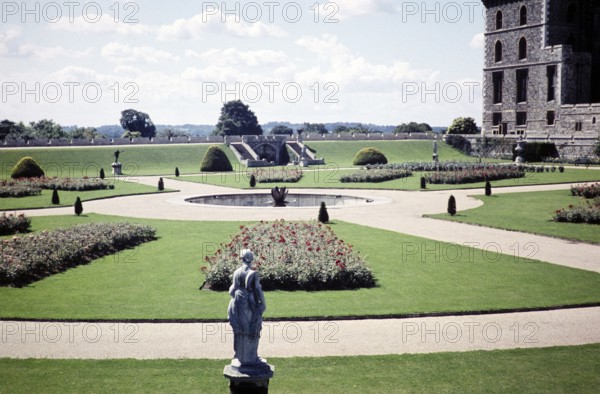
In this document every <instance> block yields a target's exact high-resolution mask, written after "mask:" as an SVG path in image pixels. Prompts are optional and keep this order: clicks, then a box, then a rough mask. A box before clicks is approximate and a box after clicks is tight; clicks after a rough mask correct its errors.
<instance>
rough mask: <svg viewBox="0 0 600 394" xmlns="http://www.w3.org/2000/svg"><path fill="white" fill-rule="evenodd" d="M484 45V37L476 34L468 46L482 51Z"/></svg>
mask: <svg viewBox="0 0 600 394" xmlns="http://www.w3.org/2000/svg"><path fill="white" fill-rule="evenodd" d="M484 43H485V36H484V35H483V33H477V34H475V35H474V36H473V38H472V39H471V42H470V43H469V46H470V47H471V48H474V49H482V48H483V45H484Z"/></svg>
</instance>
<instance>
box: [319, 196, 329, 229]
mask: <svg viewBox="0 0 600 394" xmlns="http://www.w3.org/2000/svg"><path fill="white" fill-rule="evenodd" d="M319 222H321V223H324V224H327V223H329V213H328V212H327V207H326V206H325V201H321V207H320V208H319Z"/></svg>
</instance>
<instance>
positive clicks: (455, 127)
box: [446, 118, 479, 134]
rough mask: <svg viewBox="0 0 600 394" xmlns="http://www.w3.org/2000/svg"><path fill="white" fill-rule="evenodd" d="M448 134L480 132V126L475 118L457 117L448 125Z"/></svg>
mask: <svg viewBox="0 0 600 394" xmlns="http://www.w3.org/2000/svg"><path fill="white" fill-rule="evenodd" d="M446 133H447V134H479V128H478V127H477V123H475V119H473V118H456V119H454V121H453V122H452V124H451V125H450V127H448V131H446Z"/></svg>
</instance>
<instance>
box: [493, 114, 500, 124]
mask: <svg viewBox="0 0 600 394" xmlns="http://www.w3.org/2000/svg"><path fill="white" fill-rule="evenodd" d="M501 123H502V112H494V113H493V114H492V125H493V126H500V124H501Z"/></svg>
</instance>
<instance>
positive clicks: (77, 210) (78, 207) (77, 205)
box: [74, 196, 83, 216]
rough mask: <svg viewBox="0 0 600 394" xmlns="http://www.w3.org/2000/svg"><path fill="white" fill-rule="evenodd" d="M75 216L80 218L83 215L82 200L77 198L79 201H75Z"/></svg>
mask: <svg viewBox="0 0 600 394" xmlns="http://www.w3.org/2000/svg"><path fill="white" fill-rule="evenodd" d="M74 207H75V215H77V216H79V215H81V214H82V213H83V204H82V203H81V199H80V198H79V196H77V200H75V205H74Z"/></svg>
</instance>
